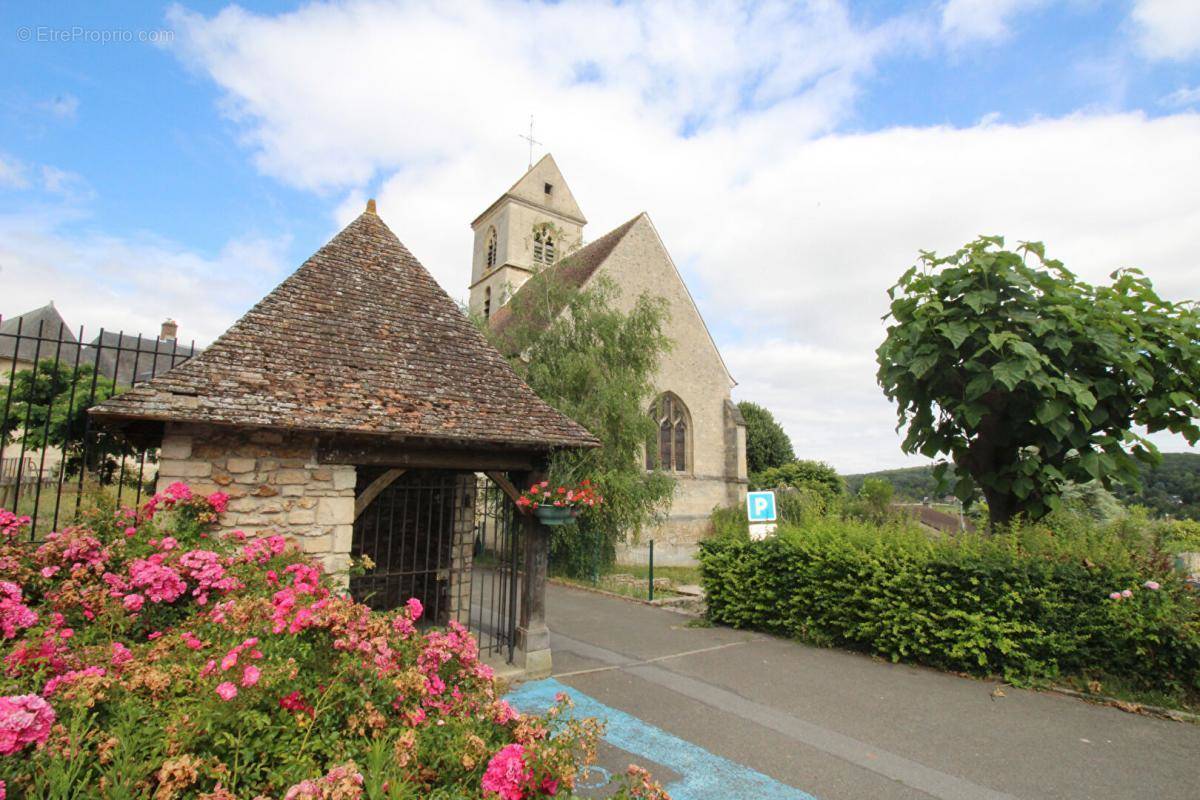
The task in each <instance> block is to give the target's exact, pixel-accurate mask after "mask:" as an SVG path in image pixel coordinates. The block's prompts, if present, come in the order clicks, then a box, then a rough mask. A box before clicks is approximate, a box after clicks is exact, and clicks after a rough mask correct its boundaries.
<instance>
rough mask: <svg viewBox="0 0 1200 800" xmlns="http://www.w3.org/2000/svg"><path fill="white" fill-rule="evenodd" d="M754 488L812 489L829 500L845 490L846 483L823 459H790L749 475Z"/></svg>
mask: <svg viewBox="0 0 1200 800" xmlns="http://www.w3.org/2000/svg"><path fill="white" fill-rule="evenodd" d="M750 485H751V486H752V487H753V488H755V489H778V488H781V487H785V486H790V487H792V488H793V489H804V488H807V489H812V490H813V491H815V492H817V493H818V494H820V495H821V496H822V497H824V498H826V499H827V500H829V501H832V500H834V499H835V498H837V497H839V496H840V495H842V494H844V493H845V491H846V483H845V481H843V480H842V478H841V476H840V475H838V474H837V470H835V469H834V468H833V467H831V466H829V465H828V464H826V463H825V462H823V461H791V462H789V463H787V464H784V465H783V466H781V467H774V468H772V469H768V470H764V471H762V472H760V473H757V474H755V475H751V476H750Z"/></svg>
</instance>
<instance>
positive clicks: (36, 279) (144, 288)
mask: <svg viewBox="0 0 1200 800" xmlns="http://www.w3.org/2000/svg"><path fill="white" fill-rule="evenodd" d="M51 219H58V220H59V224H57V225H56V224H50V223H48V222H47V220H51ZM81 223H82V221H81V220H80V219H79V218H78V217H77V216H74V215H72V214H71V213H69V212H63V211H62V209H47V208H42V209H38V210H36V211H32V212H30V213H27V214H20V215H16V214H14V215H3V216H0V285H3V286H4V287H5V292H4V306H3V308H0V313H3V314H4V315H5V316H6V317H9V316H13V315H16V314H20V313H23V312H25V311H28V310H30V309H32V308H37V307H39V306H42V305H45V304H46V303H47V302H49V301H50V300H53V301H54V304H55V306H57V307H58V309H59V312H60V313H61V314H62V315H63V318H64V319H65V320H66V321H67V324H68V325H71V326H72V327H73V328H76V329H77V328H78V327H79V326H80V325H83V326H84V327H85V334H86V335H87V336H88V338H90V337H91V336H93V335H95V334H96V333H97V331H98V330H99V328H100V327H104V328H106V329H107V330H124V331H126V332H133V333H143V334H146V335H149V336H154V335H156V334H157V333H158V330H159V326H160V324H161V323H162V321H163V320H164V319H165V318H167V317H174V318H175V319H176V320H177V321H178V322H179V324H180V337H181V339H185V340H190V339H192V338H193V337H194V338H195V340H196V341H197V343H201V344H207V343H208V342H211V341H212V339H214V338H215V337H216V336H217V335H218V334H220V333H221V332H222V331H223V330H225V328H227V327H229V325H230V324H232V323H233V321H234V320H235V319H237V317H238V316H239V315H240V314H241V313H242V312H244V311H245V310H246V309H248V308H249V307H250V306H251V305H253V303H254V302H256V301H257V300H258V298H259V297H260V296H261V295H262V294H265V293H266V291H267V290H269V289H270V288H271V287H272V286H274V285H275V283H277V282H278V281H279V280H280V279H281V278H282V276H283V274H284V272H285V269H284V265H285V261H286V260H285V257H284V255H285V252H286V249H287V244H288V242H287V241H286V240H271V239H243V240H234V241H231V242H229V243H227V244H226V245H225V246H224V247H223V248H222V249H221V250H220V252H218V253H216V254H214V255H211V256H205V255H201V254H198V253H194V252H191V251H189V250H187V249H186V248H184V247H182V246H180V245H178V244H176V243H173V242H169V241H165V240H162V239H160V238H156V237H151V236H143V237H139V238H133V239H121V238H115V237H111V236H105V235H102V234H97V233H86V232H84V233H79V232H78V231H79V228H80V226H81Z"/></svg>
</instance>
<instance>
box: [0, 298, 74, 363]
mask: <svg viewBox="0 0 1200 800" xmlns="http://www.w3.org/2000/svg"><path fill="white" fill-rule="evenodd" d="M18 331H19V332H20V335H19V336H18ZM39 340H40V341H41V346H40V347H39V346H38V342H39ZM60 340H61V342H62V345H61V346H60V345H59V341H60ZM78 350H79V345H78V340H77V339H76V338H75V334H74V333H72V332H71V329H70V328H69V327H67V323H66V321H64V320H63V318H62V315H61V314H59V313H58V309H57V308H55V307H54V304H53V303H47V304H46V305H44V306H42V307H41V308H35V309H33V310H32V311H26V312H25V313H24V314H19V315H17V316H15V317H9V318H8V319H6V320H4V321H3V322H0V358H10V359H13V360H14V361H30V362H32V361H33V360H34V358H35V357H36V358H37V359H38V360H41V359H43V358H54V357H55V356H57V357H58V359H59V360H60V361H64V362H68V363H70V362H73V361H74V360H75V357H76V353H77V352H78Z"/></svg>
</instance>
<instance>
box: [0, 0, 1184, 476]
mask: <svg viewBox="0 0 1200 800" xmlns="http://www.w3.org/2000/svg"><path fill="white" fill-rule="evenodd" d="M73 28H79V29H81V32H82V35H83V36H84V37H85V40H82V41H81V40H73V41H48V39H51V38H54V37H56V36H58V37H61V36H69V35H70V32H71V30H72V29H73ZM102 31H109V32H116V33H117V35H118V38H124V37H128V38H129V39H130V41H108V42H96V41H87V40H86V38H87V37H96V36H99V35H100V33H99V32H102ZM164 32H165V34H164ZM143 38H156V39H158V40H159V41H157V42H148V41H142V39H143ZM0 63H3V64H4V65H5V77H6V79H5V80H4V81H3V82H2V83H0V281H3V285H6V288H7V289H8V290H7V291H6V292H5V295H6V296H5V298H4V302H3V303H0V313H4V314H6V315H11V314H13V313H19V312H21V311H24V310H27V308H28V307H32V306H36V305H40V304H41V303H44V302H45V301H46V300H48V299H51V296H52V297H53V299H55V300H56V302H57V303H58V305H59V306H60V308H62V309H63V312H64V314H65V315H66V316H67V318H68V320H69V321H71V322H72V323H74V324H87V325H89V326H99V325H109V326H125V327H128V328H131V329H133V328H140V329H142V330H147V331H153V330H154V329H155V328H156V327H157V323H158V321H160V320H161V318H162V317H164V316H167V315H171V316H174V317H177V318H178V319H179V320H180V322H181V324H182V327H183V330H184V332H185V334H186V333H188V332H191V333H192V334H194V335H196V336H198V337H199V338H200V339H201V340H210V339H211V338H212V337H213V336H214V335H216V334H217V333H219V332H220V330H222V329H223V328H224V327H226V326H227V325H228V324H229V323H230V322H232V320H233V319H236V317H237V316H239V315H240V314H241V313H242V312H243V311H244V310H245V309H246V308H247V307H248V306H249V305H250V304H252V303H253V302H254V300H256V299H257V298H258V297H259V296H261V295H262V294H263V293H265V292H266V291H267V290H269V289H270V288H271V286H273V285H274V284H275V283H277V282H278V280H279V279H280V278H282V276H283V275H285V274H286V273H287V272H288V271H290V270H291V269H294V268H295V266H296V265H298V264H299V263H300V262H301V261H302V260H303V259H304V258H305V257H307V256H308V255H309V254H311V253H312V252H313V251H314V250H315V249H316V248H317V247H319V246H320V245H321V244H322V243H323V242H324V241H325V240H326V239H328V237H329V236H330V235H331V234H332V233H333V232H335V231H336V230H337V228H338V227H340V225H342V224H344V223H345V222H346V221H348V219H350V218H351V217H352V216H353V215H354V214H355V213H357V212H358V211H359V210H360V209H361V203H362V201H363V200H364V199H365V198H366V197H367V196H379V197H380V207H381V211H382V213H383V215H384V218H385V220H387V221H388V222H389V223H390V224H391V225H392V226H393V228H394V229H395V230H396V232H397V234H398V235H399V236H400V237H401V239H403V240H404V241H405V242H406V243H407V244H409V246H410V247H411V248H412V249H413V250H414V251H415V252H416V254H417V256H418V257H419V258H421V259H422V260H423V261H424V262H425V263H426V265H427V266H429V267H430V269H431V270H432V271H433V272H434V274H435V275H436V276H437V277H438V279H439V280H440V281H441V282H442V284H443V286H444V287H445V288H446V289H447V291H449V292H450V293H451V294H452V295H454V296H459V297H461V296H463V295H464V294H465V286H466V278H467V272H468V270H469V247H470V232H469V230H468V228H467V225H468V223H469V221H470V220H471V219H472V218H473V217H474V216H475V214H476V213H478V211H480V210H482V208H484V207H485V206H486V205H487V204H488V203H489V202H490V201H491V200H492V199H494V197H495V196H496V195H497V194H499V193H500V192H501V191H503V189H505V188H506V187H507V186H508V185H509V184H510V183H511V182H512V181H513V180H514V179H515V178H516V177H518V176H519V174H520V172H521V171H522V169H523V167H524V164H525V158H526V151H525V145H524V144H523V143H522V142H521V141H520V140H519V139H518V138H517V134H518V133H519V132H521V131H522V130H523V129H524V127H525V125H526V124H527V121H528V116H529V114H530V113H535V114H536V115H537V118H538V131H537V138H538V139H540V140H542V141H544V142H546V143H547V147H548V148H549V149H550V150H552V151H553V152H554V153H555V155H556V158H557V159H558V161H559V164H560V166H561V167H562V168H563V170H564V172H565V174H566V177H567V180H568V181H569V182H570V183H571V185H572V188H573V189H574V191H575V194H576V196H577V197H578V199H579V201H580V203H581V205H582V206H583V208H584V211H585V213H586V214H587V215H588V217H589V219H590V220H591V224H590V225H589V227H588V229H587V231H586V235H587V236H588V237H589V238H596V237H598V236H599V235H601V234H602V233H603V232H604V231H605V230H607V229H609V228H611V227H612V226H614V225H616V224H619V223H620V222H622V221H624V220H625V219H627V218H629V217H630V216H632V215H633V214H635V213H637V212H638V211H641V210H647V211H649V212H650V214H651V216H652V218H653V219H654V220H655V222H656V224H657V225H658V226H659V228H660V231H661V232H662V233H663V236H664V238H665V240H666V242H667V244H668V247H669V248H670V249H671V251H672V253H673V254H674V256H675V258H676V260H677V262H678V263H679V266H680V267H681V269H682V271H683V272H684V274H685V276H686V277H687V279H688V282H689V286H690V287H691V288H692V290H693V292H694V293H695V294H696V296H697V299H698V302H699V303H700V306H701V309H702V311H703V312H704V314H705V316H706V319H707V321H708V322H709V325H710V327H711V328H712V329H713V332H714V335H715V336H716V338H717V340H718V342H719V343H720V344H721V346H722V349H723V351H724V352H725V355H726V358H727V360H728V361H729V362H730V364H731V368H732V369H733V372H734V374H735V377H737V378H738V380H739V382H740V386H739V388H738V390H737V394H738V396H739V397H744V398H747V399H756V400H760V401H762V402H765V403H767V404H768V405H771V406H772V407H775V408H777V409H778V411H779V414H780V416H781V417H782V418H783V419H784V421H785V424H786V425H787V427H788V429H789V431H790V432H791V433H792V434H793V436H794V437H795V438H796V439H797V440H798V442H800V443H801V445H800V447H799V448H798V449H799V450H800V451H801V452H802V453H803V454H804V455H806V456H809V457H821V458H825V459H827V460H830V461H832V462H834V463H835V464H837V465H838V466H840V467H842V468H844V469H861V468H867V467H871V466H875V465H880V466H894V465H897V464H902V463H905V460H904V458H903V457H902V456H900V455H899V452H898V449H897V447H896V438H895V436H894V435H893V434H892V433H891V431H890V429H891V424H892V420H891V412H890V409H889V408H888V407H887V405H886V403H884V402H883V401H882V398H881V397H880V396H879V390H878V388H877V387H875V386H874V383H873V378H872V374H873V365H872V363H871V361H872V352H871V351H872V350H873V348H874V346H875V345H876V344H877V343H878V340H879V339H880V336H881V331H882V329H881V328H880V327H879V323H878V318H879V315H880V313H881V312H880V309H881V307H882V300H881V298H882V292H883V290H884V289H886V287H887V285H888V284H889V283H890V282H891V281H892V280H894V279H895V277H896V276H897V275H899V274H900V272H902V271H903V268H904V267H905V266H906V264H907V263H908V262H910V261H911V258H912V256H913V255H914V254H915V252H916V250H917V249H918V248H922V247H937V248H947V247H953V246H956V245H957V244H961V243H962V241H965V240H966V239H967V238H970V237H971V236H973V235H974V234H976V233H981V232H1000V233H1006V234H1008V235H1009V236H1011V237H1012V238H1014V239H1017V238H1044V239H1046V240H1047V244H1048V246H1049V248H1050V250H1051V252H1053V253H1056V254H1059V255H1065V256H1067V257H1068V259H1067V260H1068V265H1069V266H1072V267H1073V268H1074V269H1076V270H1077V271H1080V272H1081V273H1083V274H1084V275H1085V276H1088V277H1093V278H1095V279H1099V278H1100V277H1102V276H1103V275H1104V274H1106V273H1107V271H1109V270H1110V269H1111V268H1114V267H1115V266H1122V265H1131V264H1132V263H1135V262H1136V263H1138V264H1139V265H1141V266H1143V267H1145V268H1146V269H1147V270H1148V271H1149V272H1150V274H1151V276H1152V277H1154V278H1155V279H1156V281H1158V282H1159V285H1160V286H1161V287H1163V288H1164V291H1167V292H1168V293H1170V294H1173V295H1175V296H1188V297H1196V296H1200V286H1198V285H1197V279H1196V277H1195V275H1196V274H1197V273H1198V272H1200V271H1198V270H1196V269H1195V259H1194V258H1193V257H1192V255H1191V251H1192V249H1193V248H1194V244H1193V243H1192V242H1191V241H1190V237H1189V236H1188V235H1187V234H1186V230H1188V229H1189V226H1190V230H1192V231H1193V234H1194V230H1195V229H1196V227H1195V225H1196V222H1197V221H1198V217H1197V216H1196V215H1197V214H1198V213H1200V209H1198V208H1197V205H1196V203H1197V195H1196V190H1195V185H1196V184H1197V182H1198V179H1200V156H1197V151H1200V147H1197V138H1196V137H1197V134H1198V133H1200V122H1198V120H1197V115H1198V112H1200V5H1198V4H1196V3H1194V2H1191V1H1190V0H1182V1H1178V2H1177V1H1176V0H1138V1H1137V2H1099V0H1096V1H1094V2H1093V1H1089V0H1070V1H1068V2H1049V0H948V2H937V1H931V2H913V3H885V2H863V3H849V4H841V3H837V2H833V0H814V1H813V2H811V3H808V4H793V5H790V6H787V5H773V4H769V3H764V4H747V5H741V6H736V7H735V6H732V5H729V4H724V5H722V4H702V3H693V2H685V0H680V1H679V2H677V3H673V4H669V5H668V4H663V3H626V4H620V5H611V4H606V3H600V2H564V3H559V4H554V5H539V4H526V3H518V2H509V1H508V0H470V2H466V3H463V4H461V5H456V6H453V7H447V6H438V5H436V4H432V3H400V4H392V3H383V2H348V3H344V4H335V5H325V4H308V5H305V6H296V5H294V4H287V3H246V4H243V5H242V6H241V7H240V9H239V8H236V7H227V6H225V5H224V4H220V3H185V4H182V5H155V4H149V3H147V4H140V5H134V4H129V5H128V6H126V7H123V8H106V7H104V6H103V5H102V4H95V3H57V4H52V5H51V4H45V5H44V6H43V7H41V8H38V7H32V6H31V7H27V8H13V7H12V6H11V5H10V6H6V7H5V8H4V9H3V10H2V11H0ZM1114 220H1115V221H1114ZM864 232H869V233H864ZM835 279H836V280H835ZM764 287H766V288H767V290H766V291H764ZM47 295H50V296H47ZM830 392H836V393H838V394H840V395H841V396H842V397H843V400H844V401H843V402H841V403H839V404H838V405H839V407H838V408H837V409H834V410H832V411H830V410H823V409H822V408H821V404H822V398H824V397H827V396H828V395H829V393H830ZM1166 446H1168V447H1171V444H1170V443H1167V445H1166ZM1171 449H1178V447H1171Z"/></svg>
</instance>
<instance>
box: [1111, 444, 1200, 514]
mask: <svg viewBox="0 0 1200 800" xmlns="http://www.w3.org/2000/svg"><path fill="white" fill-rule="evenodd" d="M1139 483H1140V484H1141V489H1140V490H1137V491H1135V490H1134V489H1131V488H1130V487H1125V486H1117V487H1114V492H1115V493H1116V495H1117V497H1118V498H1120V499H1121V500H1122V501H1124V502H1125V503H1127V504H1130V505H1140V506H1145V507H1146V508H1149V509H1151V510H1152V511H1154V512H1155V513H1156V514H1159V515H1161V516H1172V517H1179V518H1183V519H1194V520H1200V453H1163V455H1162V462H1161V463H1160V464H1158V465H1156V466H1143V467H1142V472H1141V476H1140V481H1139Z"/></svg>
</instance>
